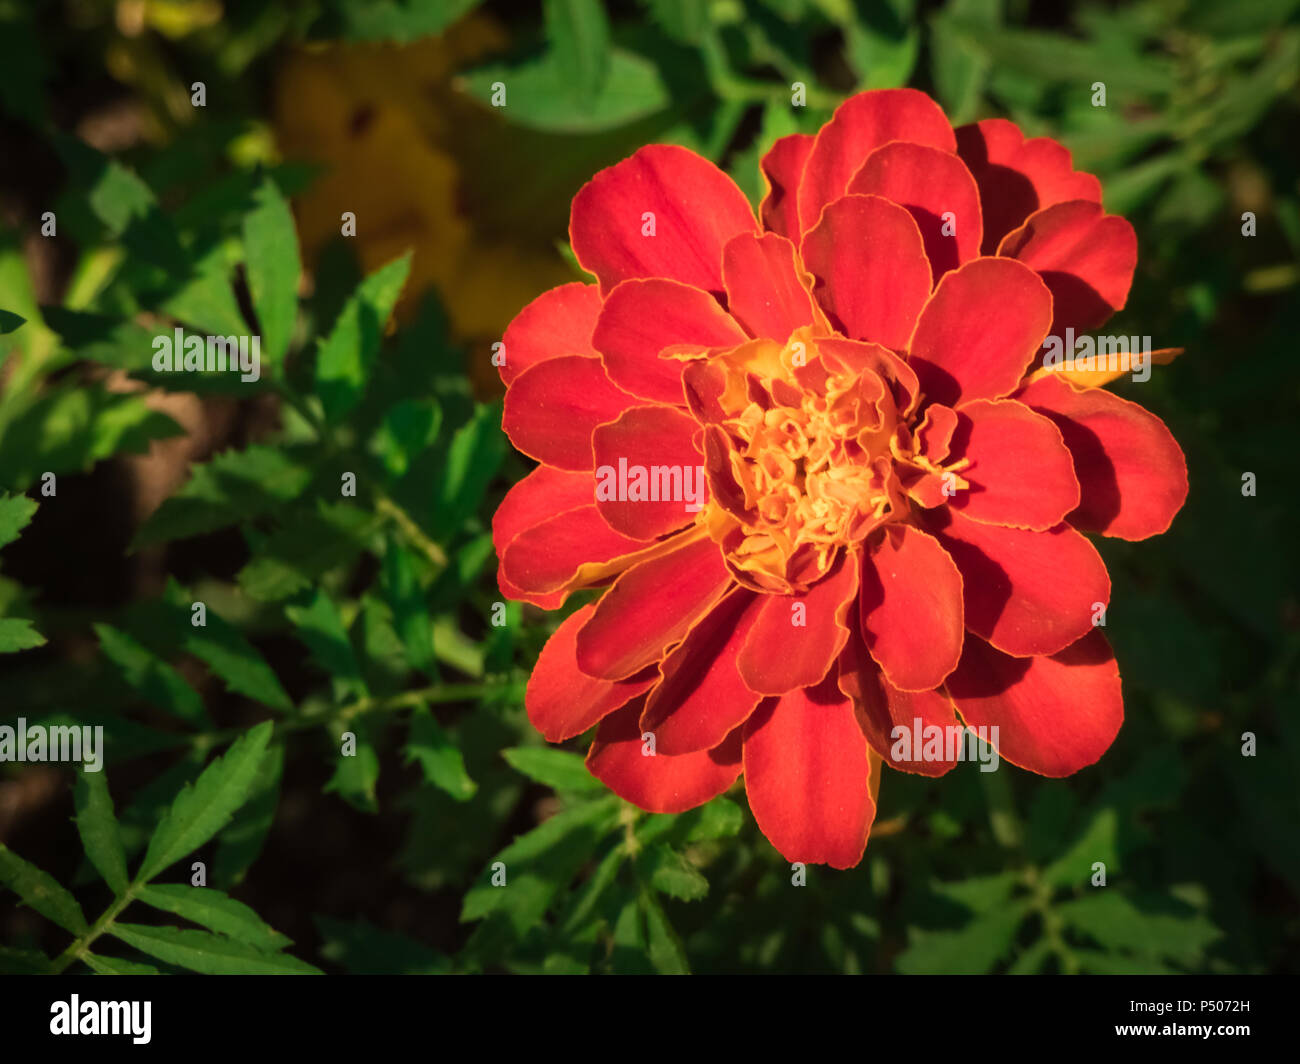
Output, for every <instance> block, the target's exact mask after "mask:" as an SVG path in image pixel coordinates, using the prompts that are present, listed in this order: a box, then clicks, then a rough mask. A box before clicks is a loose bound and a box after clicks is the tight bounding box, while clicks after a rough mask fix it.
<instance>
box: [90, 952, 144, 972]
mask: <svg viewBox="0 0 1300 1064" xmlns="http://www.w3.org/2000/svg"><path fill="white" fill-rule="evenodd" d="M81 959H82V960H83V961H85V962H86V967H88V968H89V969H90V970H91V971H92V972H94V973H95V974H96V975H162V972H160V971H159V970H158V969H157V968H155V967H154V966H153V965H152V964H139V963H137V962H136V961H124V960H122V958H121V957H105V956H104V955H103V954H100V953H83V954H82V955H81Z"/></svg>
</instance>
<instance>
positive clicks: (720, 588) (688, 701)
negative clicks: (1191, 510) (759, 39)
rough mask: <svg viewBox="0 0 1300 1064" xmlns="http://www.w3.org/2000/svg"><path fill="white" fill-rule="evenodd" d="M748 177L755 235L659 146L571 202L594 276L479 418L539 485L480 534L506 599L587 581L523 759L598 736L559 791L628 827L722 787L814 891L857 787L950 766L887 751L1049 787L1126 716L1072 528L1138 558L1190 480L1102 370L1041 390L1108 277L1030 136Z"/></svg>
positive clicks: (738, 202)
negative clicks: (1044, 779) (977, 748)
mask: <svg viewBox="0 0 1300 1064" xmlns="http://www.w3.org/2000/svg"><path fill="white" fill-rule="evenodd" d="M762 169H763V174H764V176H765V178H766V180H767V184H768V192H767V194H766V196H765V198H764V200H763V202H762V206H761V209H760V212H759V216H760V219H761V221H760V220H756V219H755V218H754V216H753V214H752V212H751V210H750V208H749V205H748V203H747V202H746V200H745V197H744V196H743V195H742V194H741V192H740V190H739V189H738V188H737V187H736V186H735V185H734V184H733V183H732V181H731V180H730V179H729V178H728V177H727V175H726V174H724V173H723V172H722V171H721V170H719V169H718V168H717V167H715V166H714V165H713V164H712V163H710V162H708V161H707V160H705V159H703V158H701V157H700V156H698V155H696V154H694V153H692V152H690V151H688V150H686V149H685V148H681V147H673V146H651V147H646V148H642V149H641V150H640V151H638V152H637V153H636V154H634V155H633V156H631V158H628V159H626V160H624V161H623V162H621V163H618V164H617V165H615V166H612V167H610V168H609V169H607V170H604V171H602V172H600V173H599V174H597V175H596V176H595V177H594V178H593V179H592V180H591V181H590V182H589V183H588V184H587V185H586V186H585V187H584V188H583V189H582V190H581V191H580V192H579V193H578V195H577V196H576V197H575V199H574V201H573V211H572V221H571V225H570V237H571V240H572V244H573V250H574V253H575V254H576V256H577V258H578V261H579V262H580V263H581V264H582V265H583V266H584V267H585V268H586V269H587V270H589V271H590V272H591V273H593V274H594V275H595V276H596V277H597V278H598V281H599V283H598V284H596V285H584V284H568V285H564V286H562V287H560V288H556V289H554V290H552V291H549V292H546V293H545V294H543V295H542V296H540V297H539V298H537V299H536V300H535V301H533V302H532V303H531V304H529V305H528V306H527V307H525V308H524V309H523V310H522V311H521V312H520V313H519V315H518V316H517V317H516V318H515V320H514V322H513V323H512V324H511V326H510V328H509V329H508V330H507V332H506V335H505V340H504V343H505V352H506V361H505V364H504V365H503V366H502V368H501V372H502V376H503V378H504V380H505V382H506V384H507V386H508V390H507V394H506V400H505V415H504V427H505V430H506V432H507V433H508V434H509V436H510V439H511V440H512V441H513V442H514V444H515V446H516V447H518V448H519V450H521V451H523V452H524V453H525V454H527V455H530V456H532V457H533V458H535V459H537V460H538V461H539V462H540V463H541V464H540V465H539V466H538V467H537V468H536V469H535V470H533V472H532V473H530V474H529V475H528V476H527V477H526V478H525V479H524V480H522V481H521V482H520V483H519V484H517V485H515V486H514V487H513V488H512V489H511V491H510V492H509V493H508V495H507V496H506V498H505V500H504V501H503V503H502V504H501V507H500V509H499V510H498V511H497V513H496V517H495V519H494V521H493V536H494V540H495V543H496V549H497V553H498V556H499V558H500V570H499V581H500V586H501V589H502V591H503V592H504V593H505V594H507V595H509V596H510V597H512V598H516V599H522V600H524V601H527V602H532V603H535V604H537V605H539V606H541V607H543V608H545V609H554V608H556V607H558V606H560V605H561V604H562V603H563V602H564V600H565V598H566V596H567V595H568V594H569V593H570V592H572V591H574V590H576V589H581V588H599V587H605V588H607V589H606V590H605V591H604V593H603V595H602V596H601V597H600V599H599V600H598V601H597V602H595V603H594V604H590V605H586V606H584V607H583V608H581V609H580V610H578V611H577V612H576V613H574V614H573V615H572V616H570V617H569V618H568V619H567V620H565V621H564V623H563V624H561V625H560V627H559V629H558V630H557V631H556V632H555V634H554V636H553V637H552V638H551V639H550V641H549V642H548V643H547V644H546V647H545V648H544V649H543V651H542V653H541V656H540V658H539V660H538V662H537V666H536V668H535V670H534V671H533V674H532V678H531V680H530V682H529V685H528V689H527V697H526V703H527V710H528V714H529V718H530V719H531V721H532V722H533V724H534V725H535V726H536V727H537V728H538V729H539V730H540V731H541V733H542V734H543V735H544V736H545V737H546V738H547V739H548V740H550V741H553V742H561V741H564V740H566V739H571V738H573V737H575V736H577V735H580V734H581V733H583V732H584V731H586V730H587V729H588V728H590V727H592V726H593V725H596V724H599V728H598V729H597V732H596V737H595V741H594V742H593V743H592V746H591V750H590V753H589V755H588V759H587V763H588V766H589V767H590V770H591V771H592V773H594V774H595V775H596V776H597V777H599V778H600V779H601V780H603V781H604V782H605V783H606V784H607V785H608V786H609V787H610V788H611V789H612V790H613V791H615V792H616V793H617V794H619V795H621V796H622V797H624V798H625V799H627V800H628V801H631V802H634V803H635V804H637V805H638V806H640V807H642V808H644V809H648V810H651V811H654V812H680V811H682V810H685V809H689V808H692V807H693V806H696V805H699V804H701V803H703V802H706V801H708V800H709V799H710V798H713V797H714V796H715V795H718V794H720V793H722V792H723V791H725V790H726V789H727V788H728V787H730V786H731V785H732V784H733V783H734V782H735V781H736V779H737V778H738V777H740V776H741V775H742V773H743V775H744V778H745V788H746V792H747V795H748V799H749V804H750V807H751V809H752V810H753V813H754V816H755V818H756V820H757V822H758V825H759V827H760V828H761V829H762V831H763V832H764V834H765V835H766V836H767V838H768V839H769V840H770V841H771V842H772V844H773V845H774V846H775V847H776V848H777V849H778V850H779V851H780V852H781V853H782V854H783V855H784V856H785V857H786V859H788V860H790V861H803V862H822V863H829V864H831V865H834V866H835V867H837V868H846V867H849V866H852V865H854V864H856V863H857V862H858V861H859V860H861V858H862V854H863V852H864V849H865V846H866V841H867V836H868V833H869V831H870V828H871V823H872V820H873V817H874V815H875V798H876V791H877V788H878V786H879V777H880V766H881V765H882V763H889V764H890V765H892V766H893V767H895V768H897V769H901V770H903V771H911V772H920V773H924V774H928V775H939V774H942V773H943V772H946V771H947V770H948V769H949V768H951V767H952V765H953V763H954V760H955V757H954V755H953V751H952V749H951V747H948V748H943V749H940V747H938V746H936V749H938V750H939V755H938V757H937V759H936V758H935V757H931V758H930V759H926V758H924V757H922V756H921V755H920V752H919V751H918V752H914V753H913V754H911V755H908V756H901V755H900V754H899V753H898V748H897V747H896V746H895V744H894V743H893V741H892V736H893V735H894V734H895V731H894V730H895V728H897V727H900V726H901V727H903V728H905V729H906V728H911V727H913V725H914V722H917V721H920V722H921V723H922V724H923V725H924V726H926V727H931V726H938V727H939V728H942V729H948V728H954V729H960V727H961V725H962V722H964V723H965V724H966V725H969V726H970V727H972V728H976V729H981V728H988V729H989V732H987V733H983V734H988V735H995V736H996V737H997V738H996V739H994V740H993V742H994V745H995V746H996V748H997V750H998V753H999V754H1000V756H1002V757H1005V758H1006V759H1007V760H1009V761H1011V762H1012V763H1014V764H1016V765H1019V766H1021V767H1024V768H1027V769H1029V770H1031V771H1034V772H1038V773H1041V774H1043V775H1046V776H1064V775H1068V774H1069V773H1072V772H1075V771H1076V770H1078V769H1080V768H1082V767H1083V766H1085V765H1089V764H1092V763H1093V762H1094V761H1096V760H1097V759H1098V758H1099V757H1100V756H1101V754H1102V753H1103V752H1104V751H1105V750H1106V748H1107V747H1108V746H1109V745H1110V743H1111V741H1112V740H1113V739H1114V738H1115V735H1116V733H1117V732H1118V730H1119V727H1120V723H1121V720H1122V718H1123V704H1122V698H1121V694H1120V682H1119V671H1118V668H1117V666H1116V663H1115V658H1114V656H1113V654H1112V653H1111V650H1110V647H1109V645H1108V644H1107V642H1106V640H1105V638H1104V637H1103V635H1102V634H1101V632H1100V631H1099V630H1098V629H1097V628H1096V627H1095V626H1094V616H1095V614H1096V611H1097V609H1098V608H1099V606H1103V605H1104V604H1105V603H1106V602H1107V601H1108V599H1109V595H1110V579H1109V577H1108V575H1107V573H1106V569H1105V567H1104V565H1103V564H1102V561H1101V558H1100V556H1099V555H1098V554H1097V551H1096V550H1095V548H1094V547H1093V546H1092V544H1091V543H1090V542H1089V541H1088V540H1087V539H1086V538H1085V537H1084V536H1083V534H1082V532H1084V531H1088V532H1097V533H1100V534H1102V535H1107V536H1118V537H1120V538H1123V539H1131V540H1136V539H1143V538H1145V537H1147V536H1151V535H1155V534H1156V533H1159V532H1162V531H1164V530H1165V529H1167V528H1168V527H1169V524H1170V522H1171V521H1172V519H1173V517H1174V515H1175V513H1177V511H1178V509H1179V508H1180V507H1181V506H1182V503H1183V500H1184V498H1185V497H1186V493H1187V472H1186V465H1185V462H1184V460H1183V455H1182V452H1181V451H1180V449H1179V447H1178V445H1177V443H1176V442H1175V441H1174V439H1173V437H1172V436H1171V435H1170V433H1169V431H1168V430H1167V429H1166V428H1165V426H1164V424H1163V423H1162V422H1161V421H1160V420H1159V419H1158V418H1156V417H1154V416H1153V415H1151V414H1150V413H1148V412H1147V411H1145V410H1144V409H1142V408H1141V407H1140V406H1138V405H1136V404H1134V403H1132V402H1128V401H1126V400H1123V399H1120V398H1118V397H1116V396H1114V395H1112V394H1110V393H1108V392H1105V391H1102V390H1100V389H1099V388H1098V387H1096V385H1097V384H1099V383H1104V382H1105V381H1106V380H1107V379H1109V378H1110V377H1114V376H1117V375H1118V374H1116V373H1110V374H1107V373H1105V372H1100V373H1098V372H1093V373H1091V374H1088V373H1081V372H1074V373H1071V372H1049V371H1048V370H1047V369H1045V368H1042V367H1041V365H1040V363H1041V359H1040V356H1041V353H1042V348H1043V344H1044V340H1045V338H1047V337H1048V336H1049V335H1054V336H1059V335H1061V334H1063V333H1064V331H1065V330H1066V329H1076V330H1090V329H1093V328H1095V327H1096V326H1098V325H1100V324H1101V323H1102V322H1103V321H1104V320H1105V319H1106V318H1107V317H1108V316H1109V315H1110V314H1111V313H1112V312H1113V311H1115V310H1117V309H1119V308H1120V307H1122V306H1123V304H1124V301H1125V299H1126V298H1127V295H1128V289H1129V285H1130V283H1131V281H1132V276H1133V270H1134V266H1135V263H1136V257H1137V242H1136V237H1135V235H1134V232H1133V229H1132V227H1131V226H1130V225H1129V223H1128V222H1127V221H1125V220H1124V219H1122V218H1119V217H1114V216H1111V215H1107V214H1105V213H1104V212H1103V211H1102V209H1101V206H1100V198H1101V190H1100V186H1099V184H1098V182H1097V179H1096V178H1095V177H1093V176H1091V175H1089V174H1083V173H1078V172H1076V171H1074V170H1073V169H1072V166H1071V161H1070V155H1069V152H1068V151H1067V150H1066V149H1065V148H1063V147H1062V146H1061V145H1059V144H1057V143H1056V142H1054V141H1051V140H1047V139H1044V138H1035V139H1031V140H1025V139H1024V137H1023V136H1022V135H1021V133H1020V131H1019V130H1018V129H1017V128H1016V127H1015V126H1014V125H1012V124H1011V123H1009V122H1006V121H1002V120H991V121H985V122H980V123H977V124H975V125H971V126H966V127H963V128H961V129H958V130H956V131H954V130H953V129H952V127H951V126H950V125H949V123H948V120H947V118H946V117H945V116H944V114H943V112H942V111H941V110H940V108H939V107H938V106H937V105H936V104H935V103H934V102H933V101H932V100H931V99H930V98H929V97H927V96H925V95H924V94H922V93H920V92H916V91H913V90H909V89H897V90H886V91H877V92H867V93H862V94H860V95H858V96H855V97H853V98H851V99H850V100H848V101H847V102H845V103H844V104H843V105H842V106H841V107H840V108H839V109H838V110H837V111H836V113H835V115H834V117H833V118H832V119H831V120H830V121H829V122H828V123H827V124H826V125H825V126H824V127H823V128H822V129H821V131H820V132H819V133H818V134H817V135H816V136H808V135H802V134H801V135H795V136H792V137H786V138H783V139H782V140H780V141H778V142H777V143H776V144H775V146H774V147H773V148H772V150H771V151H770V152H769V153H768V154H767V156H766V157H765V158H764V159H763V162H762ZM1165 360H1167V359H1165ZM993 729H996V731H994V730H993ZM646 733H651V737H647V736H646ZM958 734H960V733H959V732H958ZM647 739H648V740H649V741H646V740H647ZM651 753H652V754H653V756H648V755H650V754H651Z"/></svg>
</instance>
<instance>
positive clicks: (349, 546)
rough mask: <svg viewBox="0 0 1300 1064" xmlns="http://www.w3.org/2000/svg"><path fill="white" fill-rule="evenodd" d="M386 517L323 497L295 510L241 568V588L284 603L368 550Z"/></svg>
mask: <svg viewBox="0 0 1300 1064" xmlns="http://www.w3.org/2000/svg"><path fill="white" fill-rule="evenodd" d="M382 523H383V518H381V517H378V516H377V515H375V514H373V513H371V512H370V511H368V510H363V509H361V508H359V507H357V506H354V505H351V504H349V503H346V502H338V503H326V502H323V501H319V500H318V501H317V503H316V506H315V507H314V508H311V509H307V508H299V509H294V510H292V511H290V513H289V514H288V516H287V517H286V518H285V519H284V521H283V523H282V524H281V526H280V527H279V528H278V529H277V530H276V531H275V532H274V533H273V534H272V535H271V536H270V537H269V538H268V539H267V540H266V541H265V542H264V543H261V544H260V545H258V551H257V557H255V558H254V559H253V560H252V561H251V562H249V563H248V564H247V565H245V566H244V568H242V569H241V570H240V571H239V577H238V579H239V586H240V587H241V588H242V589H243V591H244V593H245V594H247V595H248V596H249V597H250V598H253V599H256V600H258V601H259V602H278V601H280V600H282V599H286V598H288V597H290V596H291V595H296V594H297V593H298V592H299V591H302V590H303V589H304V588H306V587H308V586H310V585H311V584H312V583H313V582H314V581H316V580H318V579H320V578H321V577H322V576H324V575H325V574H326V573H327V572H329V571H330V570H331V569H335V568H338V567H339V566H342V565H346V564H348V563H349V562H351V561H352V559H353V558H355V557H356V556H357V555H358V554H360V553H361V552H362V551H363V550H365V548H366V545H367V542H368V540H369V538H370V536H371V535H372V534H373V533H374V531H375V530H376V529H377V528H378V527H379V526H380V525H381V524H382Z"/></svg>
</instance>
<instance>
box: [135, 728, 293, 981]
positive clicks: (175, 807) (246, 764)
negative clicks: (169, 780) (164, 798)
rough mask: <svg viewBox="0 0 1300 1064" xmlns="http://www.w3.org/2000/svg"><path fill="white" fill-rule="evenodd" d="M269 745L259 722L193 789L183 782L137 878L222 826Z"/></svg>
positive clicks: (147, 876)
mask: <svg viewBox="0 0 1300 1064" xmlns="http://www.w3.org/2000/svg"><path fill="white" fill-rule="evenodd" d="M270 741H271V722H270V721H263V722H262V723H261V724H259V725H257V726H256V727H255V728H253V729H252V730H251V731H249V732H246V733H245V734H244V735H242V736H240V737H239V738H238V739H236V740H235V742H234V743H233V744H232V745H231V747H230V749H229V750H228V751H226V753H225V754H224V755H223V756H222V757H219V758H217V759H216V760H214V761H213V762H212V763H211V764H210V765H208V767H207V768H205V769H204V770H203V772H202V773H201V774H200V776H199V778H198V780H197V781H195V783H194V785H193V786H190V785H189V784H186V786H185V787H184V788H183V789H182V790H181V793H180V794H178V795H177V796H176V799H175V801H173V802H172V805H171V808H170V809H169V810H168V811H167V813H166V814H165V815H164V816H163V818H162V820H161V822H160V823H159V824H158V827H157V828H156V829H155V831H154V833H153V836H152V838H150V839H149V848H148V850H146V851H145V855H144V860H143V861H141V862H140V871H139V872H138V873H137V876H136V878H137V879H138V880H140V881H142V882H147V881H148V880H150V879H152V878H153V877H154V876H156V875H157V874H158V873H159V872H161V871H163V869H165V868H168V867H169V866H171V865H172V864H175V863H176V862H177V861H179V860H180V859H181V858H182V857H185V856H186V855H187V854H190V853H193V852H194V851H195V850H196V849H198V848H199V847H200V846H202V845H203V844H204V843H205V842H207V841H208V840H209V839H210V838H212V836H213V835H215V834H216V833H217V832H218V831H220V830H221V829H222V828H223V827H225V826H226V824H227V822H229V820H230V818H231V816H232V815H234V812H235V810H236V809H238V808H239V807H240V806H241V805H243V804H244V801H245V800H246V799H247V798H248V795H249V792H250V791H251V790H252V786H253V782H254V780H255V779H256V777H257V771H258V768H259V767H260V765H261V761H262V757H263V755H264V754H265V752H266V747H267V744H268V743H269V742H270ZM164 959H165V958H164Z"/></svg>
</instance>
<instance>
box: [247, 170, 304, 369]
mask: <svg viewBox="0 0 1300 1064" xmlns="http://www.w3.org/2000/svg"><path fill="white" fill-rule="evenodd" d="M253 203H254V207H253V210H252V211H250V212H249V213H248V214H246V215H245V216H244V257H245V259H246V260H247V261H246V268H247V270H248V290H249V293H250V295H251V296H252V299H253V310H254V311H256V312H257V322H258V325H259V327H260V328H261V330H262V333H261V335H262V355H263V357H264V358H265V359H267V360H268V361H269V362H270V364H271V365H272V366H280V365H281V364H282V363H283V361H284V356H285V352H287V351H288V350H289V341H290V340H291V339H292V338H293V326H294V322H295V321H296V320H297V317H298V275H299V274H300V273H301V272H302V266H301V264H300V262H299V260H298V234H297V231H296V230H295V229H294V224H293V214H292V212H291V211H290V210H289V204H288V203H287V202H285V199H284V197H283V196H282V195H280V190H279V188H278V187H277V186H276V184H275V182H274V181H272V180H271V179H270V178H269V177H264V178H263V179H262V183H261V184H260V185H259V186H258V188H257V191H256V192H254V194H253Z"/></svg>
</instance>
